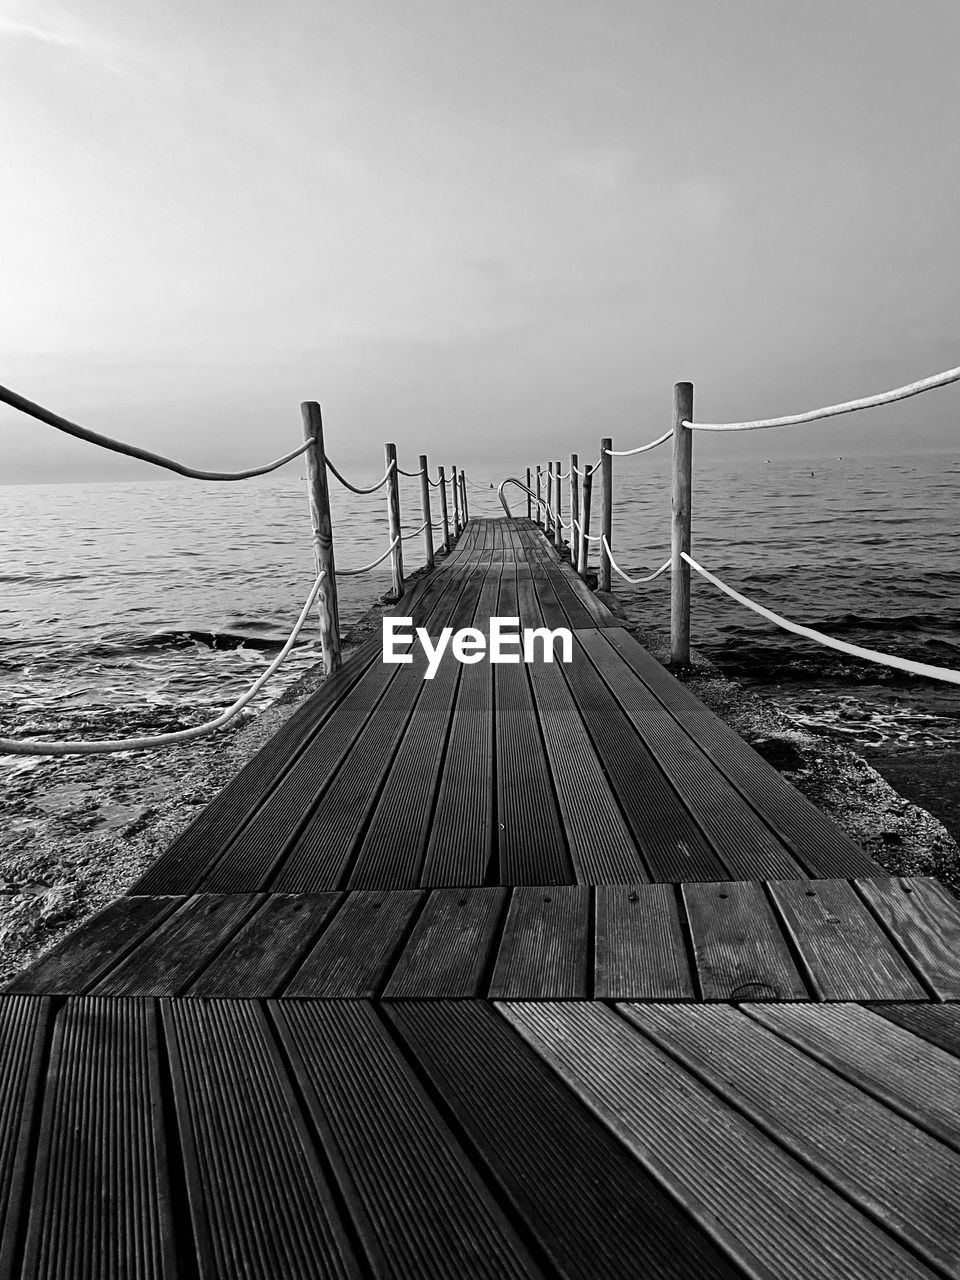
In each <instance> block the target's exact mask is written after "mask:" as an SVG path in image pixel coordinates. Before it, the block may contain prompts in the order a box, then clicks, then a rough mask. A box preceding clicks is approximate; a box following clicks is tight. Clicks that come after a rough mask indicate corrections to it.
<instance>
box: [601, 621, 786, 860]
mask: <svg viewBox="0 0 960 1280" xmlns="http://www.w3.org/2000/svg"><path fill="white" fill-rule="evenodd" d="M577 648H578V650H581V651H582V652H583V653H585V654H587V655H589V661H586V660H585V661H584V666H583V670H582V674H581V673H580V669H579V668H577V672H578V674H580V678H581V680H582V682H583V683H584V687H585V691H584V695H583V696H584V697H585V698H587V699H589V700H590V701H592V702H593V704H594V705H595V706H596V707H597V710H598V713H599V712H600V708H601V706H602V707H604V708H606V707H609V706H611V704H612V706H614V707H616V708H618V711H617V712H616V713H615V712H614V711H613V710H610V711H607V712H606V714H607V715H608V716H610V717H611V718H613V716H614V715H615V714H617V715H619V716H622V717H624V718H625V719H626V720H627V721H628V723H629V724H630V725H632V727H633V731H634V735H635V736H636V737H638V738H639V740H640V743H641V744H642V745H641V746H640V748H639V753H638V752H637V748H636V747H634V753H635V754H637V753H638V754H639V755H640V756H641V757H642V758H644V759H648V760H649V761H650V764H648V766H647V770H646V773H647V774H652V775H654V776H655V775H656V774H660V775H661V776H660V777H659V778H658V779H657V782H656V786H657V792H655V793H654V794H659V795H660V796H661V799H660V800H659V801H658V804H662V805H663V806H664V808H665V809H666V811H667V812H668V813H670V812H671V810H672V811H674V812H676V813H677V814H679V815H682V817H683V818H684V819H686V821H685V822H681V821H680V820H679V819H678V818H673V820H672V825H673V828H674V830H675V832H676V834H675V835H674V837H673V840H672V841H670V842H669V843H668V844H667V848H666V849H665V850H660V849H656V847H654V849H655V853H652V854H651V856H652V857H653V858H654V862H655V865H657V866H658V867H660V868H661V874H660V875H658V877H657V878H658V879H659V878H661V876H662V878H663V879H673V880H675V881H681V880H718V879H727V878H729V879H733V880H737V879H745V880H749V879H760V878H764V879H765V878H767V877H768V876H798V875H801V874H802V870H801V868H800V866H799V865H798V864H797V862H796V861H795V860H794V859H793V857H791V855H790V853H789V852H788V850H787V848H786V846H785V845H784V844H783V842H782V841H781V840H779V839H778V838H777V837H776V836H775V835H774V833H773V832H772V831H771V830H770V828H769V827H768V826H767V825H766V824H765V823H764V822H763V821H762V819H761V818H759V817H758V816H757V814H756V813H754V811H753V809H752V808H751V807H750V805H749V804H747V803H745V801H744V798H743V796H742V795H741V793H740V792H739V791H737V790H736V788H735V787H734V786H733V785H732V784H731V783H730V781H729V779H727V778H726V777H725V776H724V775H723V774H722V773H721V772H720V770H719V769H718V768H717V766H716V765H715V764H714V762H713V761H712V760H711V759H710V757H709V756H708V755H707V754H706V753H705V752H704V751H703V749H702V748H701V747H700V746H699V745H698V744H697V743H695V742H694V741H693V740H692V739H691V738H690V736H689V735H688V734H687V733H686V732H685V731H684V730H683V729H682V728H681V727H680V725H678V724H677V722H676V720H674V718H673V717H672V716H671V715H669V714H668V713H667V711H666V710H665V708H664V707H663V706H662V705H661V703H660V702H658V701H657V699H656V698H655V697H654V696H653V694H652V693H651V692H650V690H649V689H648V688H647V686H646V685H645V684H644V683H643V681H642V680H640V679H639V678H638V676H637V675H636V673H635V672H634V671H633V670H632V668H631V667H629V666H628V665H627V663H626V662H624V660H623V657H622V656H621V655H620V654H619V653H617V652H616V651H615V650H613V649H611V647H610V645H609V644H607V643H606V641H605V640H604V638H603V636H602V634H601V633H600V632H597V631H592V632H585V633H584V634H583V635H578V636H577ZM601 676H602V677H603V683H601V681H600V677H601ZM653 762H655V764H654V763H653ZM644 790H645V791H646V784H645V785H644ZM688 815H692V820H691V817H690V816H688ZM693 822H695V823H696V826H693V831H692V833H691V830H690V829H691V826H692V825H693ZM664 842H665V843H666V839H665V838H664Z"/></svg>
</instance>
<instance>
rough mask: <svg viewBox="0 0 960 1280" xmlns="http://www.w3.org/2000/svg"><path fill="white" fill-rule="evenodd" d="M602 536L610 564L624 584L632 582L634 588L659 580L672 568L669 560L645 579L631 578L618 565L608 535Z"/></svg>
mask: <svg viewBox="0 0 960 1280" xmlns="http://www.w3.org/2000/svg"><path fill="white" fill-rule="evenodd" d="M602 536H603V545H604V548H605V550H606V553H607V555H608V556H609V558H610V563H611V565H612V566H613V568H614V569H616V571H617V573H619V575H620V577H621V578H622V579H623V580H624V582H631V583H633V585H634V586H637V585H639V584H640V583H641V582H652V581H653V580H654V578H659V577H660V575H661V573H666V571H667V570H668V569H669V568H670V565H671V563H672V561H670V560H667V561H666V562H665V563H664V564H662V565H661V566H660V568H659V569H656V570H654V572H653V573H648V574H647V576H646V577H645V578H631V577H630V575H629V573H624V572H623V570H622V569H621V568H620V566H619V565H618V564H617V562H616V560H614V558H613V552H612V551H611V550H610V543H609V542H608V541H607V535H606V534H603V535H602Z"/></svg>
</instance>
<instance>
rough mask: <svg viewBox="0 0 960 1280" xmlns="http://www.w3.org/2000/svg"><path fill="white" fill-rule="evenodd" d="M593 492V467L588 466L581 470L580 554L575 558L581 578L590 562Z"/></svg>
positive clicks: (584, 575) (585, 574)
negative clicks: (591, 497) (591, 502)
mask: <svg viewBox="0 0 960 1280" xmlns="http://www.w3.org/2000/svg"><path fill="white" fill-rule="evenodd" d="M592 492H593V467H591V466H590V465H589V464H588V465H587V466H586V467H584V469H583V490H582V492H581V494H580V553H579V555H578V556H577V573H579V575H580V577H581V578H585V577H586V576H587V565H588V564H589V562H590V539H589V536H588V535H589V533H590V496H591V494H592Z"/></svg>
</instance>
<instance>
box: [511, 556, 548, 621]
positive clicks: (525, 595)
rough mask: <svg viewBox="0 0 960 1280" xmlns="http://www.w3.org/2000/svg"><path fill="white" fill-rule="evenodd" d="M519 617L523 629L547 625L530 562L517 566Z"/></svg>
mask: <svg viewBox="0 0 960 1280" xmlns="http://www.w3.org/2000/svg"><path fill="white" fill-rule="evenodd" d="M517 616H518V617H519V619H520V626H521V628H522V629H525V628H528V627H542V626H545V625H546V623H545V619H544V616H543V609H542V608H541V606H540V597H539V596H538V595H537V588H536V585H535V583H534V581H533V572H532V568H531V565H530V563H529V561H528V562H527V563H525V564H523V565H518V566H517Z"/></svg>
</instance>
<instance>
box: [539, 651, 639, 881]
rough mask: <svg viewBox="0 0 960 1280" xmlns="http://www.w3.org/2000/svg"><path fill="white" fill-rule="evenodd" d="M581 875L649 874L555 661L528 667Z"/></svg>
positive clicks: (632, 877)
mask: <svg viewBox="0 0 960 1280" xmlns="http://www.w3.org/2000/svg"><path fill="white" fill-rule="evenodd" d="M529 671H530V675H531V682H532V687H533V694H534V702H535V705H536V709H537V714H538V715H539V717H540V725H541V730H542V733H543V738H544V741H545V743H546V747H547V755H548V757H549V760H550V768H551V772H552V774H553V778H554V786H555V789H556V792H557V798H558V801H559V804H560V812H561V814H562V817H563V824H564V832H565V834H566V837H567V844H568V848H569V850H570V859H571V862H572V863H573V867H574V871H575V873H576V877H577V879H578V880H579V881H580V882H582V883H586V884H605V883H613V884H616V883H620V884H634V883H636V882H637V881H638V880H643V881H646V880H648V879H649V878H650V877H649V874H648V872H647V869H646V866H645V865H644V862H643V859H642V857H641V855H640V852H639V850H638V849H637V847H636V844H635V843H634V840H633V837H632V835H631V833H630V830H629V828H628V826H627V823H626V821H625V819H624V817H623V813H622V811H621V809H620V806H619V804H618V803H617V800H616V797H615V794H614V792H613V790H612V789H611V786H610V783H609V782H608V781H607V778H606V775H605V774H604V771H603V767H602V765H601V764H600V761H599V760H598V759H597V754H596V751H595V750H594V747H593V743H592V742H591V741H590V737H589V735H588V733H587V731H586V729H585V728H584V724H583V720H582V719H581V718H580V715H579V713H578V711H577V709H576V706H575V704H574V702H573V697H572V695H571V693H570V690H569V688H568V686H567V682H566V681H565V680H564V678H563V676H562V675H561V673H560V672H559V670H558V669H557V665H556V663H555V662H552V663H550V662H541V661H537V662H534V663H532V664H531V665H530V667H529Z"/></svg>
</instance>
